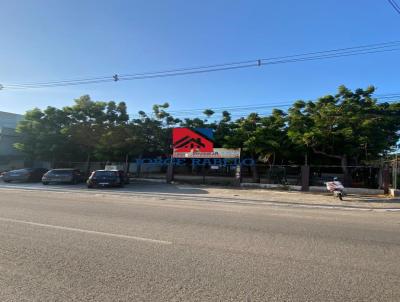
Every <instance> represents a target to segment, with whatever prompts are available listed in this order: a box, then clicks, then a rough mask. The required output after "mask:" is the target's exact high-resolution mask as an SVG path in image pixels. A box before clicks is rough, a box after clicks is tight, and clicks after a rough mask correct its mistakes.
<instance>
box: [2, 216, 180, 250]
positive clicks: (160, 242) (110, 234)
mask: <svg viewBox="0 0 400 302" xmlns="http://www.w3.org/2000/svg"><path fill="white" fill-rule="evenodd" d="M0 221H5V222H13V223H21V224H28V225H33V226H38V227H45V228H51V229H56V230H63V231H71V232H80V233H86V234H93V235H101V236H109V237H115V238H121V239H131V240H138V241H145V242H151V243H158V244H172V242H171V241H165V240H158V239H151V238H145V237H137V236H129V235H122V234H114V233H105V232H98V231H91V230H85V229H78V228H70V227H64V226H59V225H52V224H44V223H37V222H32V221H25V220H17V219H11V218H4V217H0Z"/></svg>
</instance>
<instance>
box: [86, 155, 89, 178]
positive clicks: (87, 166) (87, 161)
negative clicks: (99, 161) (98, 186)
mask: <svg viewBox="0 0 400 302" xmlns="http://www.w3.org/2000/svg"><path fill="white" fill-rule="evenodd" d="M89 174H90V153H88V156H87V160H86V175H89Z"/></svg>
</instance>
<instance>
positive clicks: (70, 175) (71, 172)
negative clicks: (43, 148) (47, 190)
mask: <svg viewBox="0 0 400 302" xmlns="http://www.w3.org/2000/svg"><path fill="white" fill-rule="evenodd" d="M83 181H84V177H83V174H82V173H81V171H79V170H77V169H53V170H50V171H48V172H47V173H46V174H44V175H43V177H42V183H43V184H44V185H48V184H50V183H69V184H77V183H80V182H83Z"/></svg>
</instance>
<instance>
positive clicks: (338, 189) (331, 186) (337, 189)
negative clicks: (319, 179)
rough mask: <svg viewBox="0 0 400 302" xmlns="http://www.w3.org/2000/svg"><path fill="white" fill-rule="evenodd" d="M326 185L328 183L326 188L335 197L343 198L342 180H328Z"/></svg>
mask: <svg viewBox="0 0 400 302" xmlns="http://www.w3.org/2000/svg"><path fill="white" fill-rule="evenodd" d="M325 185H326V189H327V190H328V191H329V192H331V193H333V197H336V198H339V199H340V200H343V196H344V186H343V184H342V183H341V182H340V181H338V180H337V179H334V180H333V181H328V182H326V183H325Z"/></svg>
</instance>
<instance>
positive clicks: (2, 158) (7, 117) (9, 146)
mask: <svg viewBox="0 0 400 302" xmlns="http://www.w3.org/2000/svg"><path fill="white" fill-rule="evenodd" d="M22 119H23V115H20V114H15V113H9V112H3V111H0V171H1V170H7V169H9V168H18V167H21V166H23V164H24V159H23V156H22V154H21V153H20V152H18V150H16V149H15V148H14V144H15V143H16V142H17V139H18V134H17V133H16V132H15V128H16V127H17V124H18V122H19V121H21V120H22Z"/></svg>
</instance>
